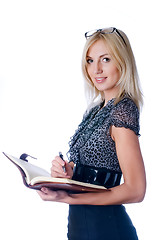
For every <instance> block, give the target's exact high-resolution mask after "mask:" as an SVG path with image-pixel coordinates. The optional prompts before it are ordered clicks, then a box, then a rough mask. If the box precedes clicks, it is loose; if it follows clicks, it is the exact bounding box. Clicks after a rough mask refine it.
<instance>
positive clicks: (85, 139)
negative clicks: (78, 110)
mask: <svg viewBox="0 0 161 240" xmlns="http://www.w3.org/2000/svg"><path fill="white" fill-rule="evenodd" d="M114 100H115V99H112V100H110V101H108V103H107V105H106V106H105V107H103V108H102V106H103V104H104V103H101V104H99V105H97V106H95V107H93V108H92V109H91V110H90V111H89V112H88V113H85V115H84V117H83V120H82V122H81V123H80V125H79V126H78V129H77V130H76V132H75V134H74V135H73V137H72V138H71V141H70V142H69V146H70V149H69V152H68V158H69V161H70V162H71V161H73V162H74V163H81V164H83V165H88V166H94V167H99V168H106V169H108V170H114V171H118V172H120V173H121V169H120V165H119V161H118V158H117V154H116V147H115V142H114V141H113V139H112V138H111V135H110V127H111V126H112V125H114V126H115V127H125V128H129V129H131V130H132V131H134V132H135V134H136V135H139V129H140V127H139V111H138V108H137V106H136V105H135V103H134V102H133V101H132V100H131V99H130V98H127V97H126V98H124V99H122V100H121V101H120V102H119V103H117V104H116V105H114Z"/></svg>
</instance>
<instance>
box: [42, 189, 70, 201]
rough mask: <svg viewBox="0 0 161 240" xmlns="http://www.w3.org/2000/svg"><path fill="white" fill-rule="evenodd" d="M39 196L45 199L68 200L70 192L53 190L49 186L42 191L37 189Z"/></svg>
mask: <svg viewBox="0 0 161 240" xmlns="http://www.w3.org/2000/svg"><path fill="white" fill-rule="evenodd" d="M37 193H38V194H39V196H40V197H41V199H42V200H44V201H53V202H66V200H67V198H68V197H69V196H68V193H67V192H65V191H61V190H59V191H52V190H50V189H49V188H45V187H43V188H41V190H40V191H37Z"/></svg>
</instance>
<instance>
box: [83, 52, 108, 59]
mask: <svg viewBox="0 0 161 240" xmlns="http://www.w3.org/2000/svg"><path fill="white" fill-rule="evenodd" d="M106 55H110V54H109V53H105V54H102V55H101V56H99V57H104V56H106ZM87 58H92V57H90V56H87Z"/></svg>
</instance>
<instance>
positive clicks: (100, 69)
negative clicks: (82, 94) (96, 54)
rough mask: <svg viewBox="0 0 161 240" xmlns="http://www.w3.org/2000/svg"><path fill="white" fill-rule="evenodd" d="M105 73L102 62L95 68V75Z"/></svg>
mask: <svg viewBox="0 0 161 240" xmlns="http://www.w3.org/2000/svg"><path fill="white" fill-rule="evenodd" d="M102 72H103V68H102V64H101V62H100V61H98V62H96V63H95V66H94V73H95V74H100V73H102Z"/></svg>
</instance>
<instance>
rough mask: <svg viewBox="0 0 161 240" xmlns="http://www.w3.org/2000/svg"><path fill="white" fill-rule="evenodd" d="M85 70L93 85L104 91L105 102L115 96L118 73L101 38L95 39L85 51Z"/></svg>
mask: <svg viewBox="0 0 161 240" xmlns="http://www.w3.org/2000/svg"><path fill="white" fill-rule="evenodd" d="M87 72H88V74H89V76H90V78H91V80H92V82H93V84H94V86H95V87H96V88H97V89H98V90H99V91H102V92H103V93H104V96H105V102H107V101H108V100H110V99H112V98H113V97H115V96H116V94H117V92H118V86H116V84H117V82H118V80H119V78H120V73H119V70H118V69H117V67H116V64H115V62H114V60H113V59H112V57H111V55H110V50H109V48H108V46H107V45H105V43H104V42H103V40H98V41H96V42H95V43H94V44H93V45H92V46H91V47H90V48H89V50H88V52H87Z"/></svg>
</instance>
